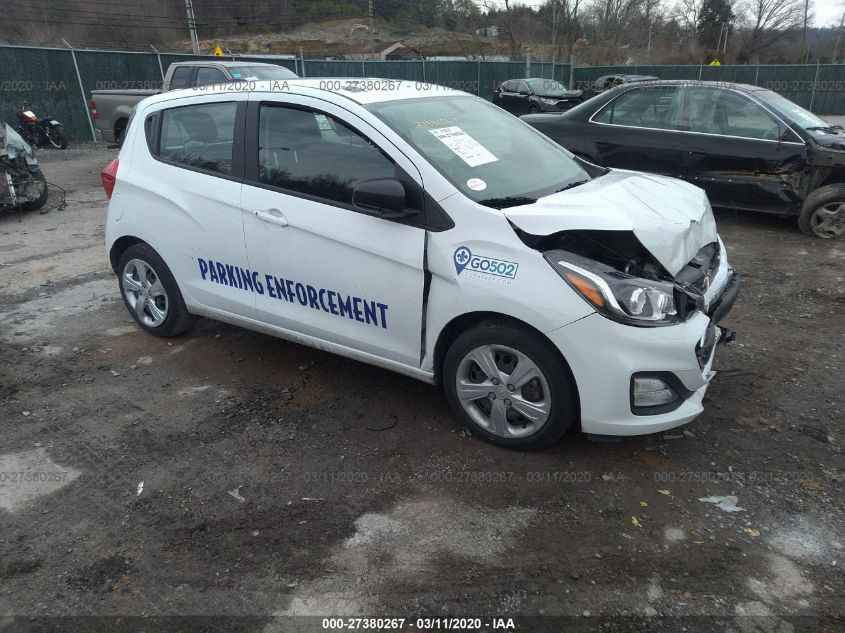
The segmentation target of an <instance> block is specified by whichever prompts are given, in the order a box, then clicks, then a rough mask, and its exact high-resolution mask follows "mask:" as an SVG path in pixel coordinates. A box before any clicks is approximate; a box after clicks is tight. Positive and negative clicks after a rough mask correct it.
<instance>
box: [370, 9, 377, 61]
mask: <svg viewBox="0 0 845 633" xmlns="http://www.w3.org/2000/svg"><path fill="white" fill-rule="evenodd" d="M369 13H370V55H371V56H372V57H373V58H375V56H376V35H375V26H374V20H373V0H369Z"/></svg>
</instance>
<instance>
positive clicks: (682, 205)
mask: <svg viewBox="0 0 845 633" xmlns="http://www.w3.org/2000/svg"><path fill="white" fill-rule="evenodd" d="M502 212H503V213H504V214H505V216H506V217H507V218H508V220H510V221H511V222H512V223H513V224H514V225H516V226H517V227H518V228H520V229H521V230H523V231H525V232H527V233H530V234H532V235H550V234H552V233H557V232H559V231H571V230H598V231H633V232H634V235H635V236H636V237H637V239H638V240H639V241H640V243H642V245H643V246H644V247H645V248H647V249H648V250H649V252H651V254H652V255H654V257H655V258H656V259H657V261H659V262H660V263H661V264H662V265H663V267H664V268H666V270H667V271H668V272H669V273H670V274H672V275H676V274H677V273H678V272H679V271H680V270H681V269H682V268H683V267H684V266H686V265H687V264H688V263H689V261H690V260H691V259H692V258H693V257H694V256H695V254H696V253H698V251H699V250H700V249H701V247H702V246H705V245H706V244H709V243H711V242H715V241H716V239H717V236H716V221H715V220H714V219H713V211H712V210H711V209H710V203H709V202H708V200H707V195H706V194H705V193H704V191H703V190H701V189H699V188H698V187H695V186H693V185H690V184H687V183H685V182H682V181H680V180H675V179H674V178H666V177H664V176H652V175H648V174H642V173H639V172H632V171H625V170H618V169H614V170H612V171H610V172H609V173H608V174H606V175H604V176H601V177H599V178H595V179H593V180H591V181H589V182H587V183H585V184H583V185H579V186H578V187H575V188H573V189H569V190H568V191H562V192H560V193H556V194H553V195H551V196H546V197H545V198H541V199H540V200H538V201H537V202H535V203H534V204H528V205H523V206H519V207H511V208H509V209H503V211H502Z"/></svg>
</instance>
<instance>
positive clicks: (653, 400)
mask: <svg viewBox="0 0 845 633" xmlns="http://www.w3.org/2000/svg"><path fill="white" fill-rule="evenodd" d="M631 393H632V395H633V399H634V402H633V404H634V406H635V407H637V408H639V407H658V406H660V405H664V404H669V403H670V402H674V401H675V400H676V399H677V398H678V396H677V394H676V393H675V392H674V391H673V390H672V388H671V387H670V386H669V385H667V384H666V383H665V382H664V381H662V380H661V379H660V378H633V389H632V390H631Z"/></svg>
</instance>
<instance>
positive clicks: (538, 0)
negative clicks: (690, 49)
mask: <svg viewBox="0 0 845 633" xmlns="http://www.w3.org/2000/svg"><path fill="white" fill-rule="evenodd" d="M735 1H740V0H735ZM515 3H516V4H528V5H531V6H533V7H537V6H540V5H541V4H543V0H515ZM498 4H500V5H501V4H502V3H501V0H499V1H498ZM666 4H668V5H672V4H674V0H667V1H666ZM810 5H811V6H812V11H813V13H814V14H815V20H814V21H813V26H839V20H841V19H842V14H843V13H845V0H810Z"/></svg>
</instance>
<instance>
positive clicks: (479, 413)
mask: <svg viewBox="0 0 845 633" xmlns="http://www.w3.org/2000/svg"><path fill="white" fill-rule="evenodd" d="M443 384H444V388H445V390H446V398H447V400H448V401H449V404H450V405H451V407H452V410H453V411H454V413H455V414H456V415H457V417H458V418H459V419H460V421H461V422H463V423H464V424H465V425H466V426H467V427H469V429H470V430H471V431H472V432H473V434H475V435H478V436H480V437H482V438H484V439H485V440H487V441H488V442H491V443H493V444H497V445H499V446H504V447H507V448H513V449H518V450H536V449H541V448H545V447H547V446H549V445H551V444H553V443H554V442H556V441H557V440H558V439H559V438H560V437H561V436H562V435H563V434H564V433H565V432H566V430H567V429H568V428H569V427H570V426H571V425H572V423H573V422H574V421H575V419H576V417H577V395H576V390H575V387H574V384H573V380H572V376H571V374H570V372H569V370H568V368H567V366H566V362H565V361H564V360H563V358H562V357H561V356H560V355H559V354H557V353H556V352H555V350H554V349H553V348H551V347H550V344H549V342H548V341H547V340H545V339H544V338H542V337H541V336H540V335H538V334H536V333H534V332H532V331H531V330H529V329H528V328H525V327H522V326H519V325H517V324H514V323H510V322H507V321H489V322H484V323H481V324H479V325H477V326H475V327H473V328H470V329H469V330H466V331H465V332H463V333H461V334H460V335H459V336H458V338H457V339H455V341H454V343H452V346H451V347H450V348H449V351H448V352H447V353H446V357H445V359H444V361H443Z"/></svg>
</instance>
